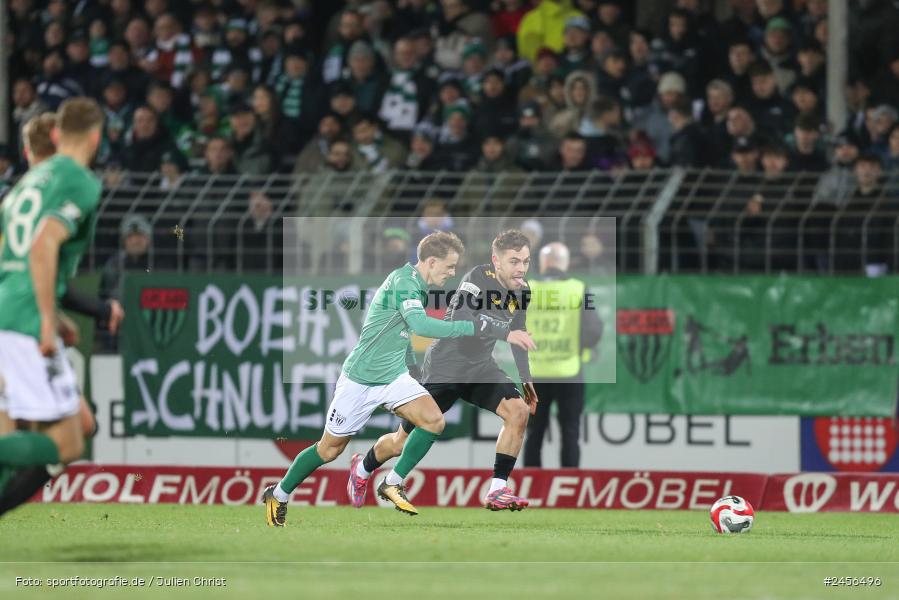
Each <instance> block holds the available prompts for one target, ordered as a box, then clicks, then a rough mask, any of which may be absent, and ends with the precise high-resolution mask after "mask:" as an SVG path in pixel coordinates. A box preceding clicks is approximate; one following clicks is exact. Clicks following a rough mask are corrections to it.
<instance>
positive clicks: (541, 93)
mask: <svg viewBox="0 0 899 600" xmlns="http://www.w3.org/2000/svg"><path fill="white" fill-rule="evenodd" d="M558 66H559V57H558V56H557V55H556V53H555V52H553V51H552V50H550V49H549V48H541V49H540V51H538V52H537V57H536V59H535V61H534V70H533V72H532V73H531V77H530V79H528V81H527V82H526V83H525V84H524V86H522V88H521V89H520V90H519V92H518V103H519V104H524V103H525V102H531V101H536V102H539V103H540V105H541V107H545V106H546V104H547V103H548V102H549V100H548V98H547V96H548V95H549V82H550V80H551V78H552V77H553V74H554V73H555V72H556V69H557V68H558Z"/></svg>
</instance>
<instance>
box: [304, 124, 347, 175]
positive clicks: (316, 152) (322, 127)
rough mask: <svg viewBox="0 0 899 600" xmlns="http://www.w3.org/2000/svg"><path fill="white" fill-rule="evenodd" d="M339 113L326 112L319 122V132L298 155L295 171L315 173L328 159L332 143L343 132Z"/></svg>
mask: <svg viewBox="0 0 899 600" xmlns="http://www.w3.org/2000/svg"><path fill="white" fill-rule="evenodd" d="M342 129H343V127H342V125H341V121H340V117H339V116H338V115H337V113H333V112H330V113H325V115H324V116H323V117H322V118H321V119H320V120H319V122H318V133H317V134H316V136H315V137H313V138H312V139H311V140H309V142H307V143H306V145H305V146H304V147H303V151H302V152H300V154H299V155H298V156H297V160H296V164H295V165H294V168H293V172H294V173H315V172H316V171H319V170H321V168H322V167H323V166H324V164H325V162H327V160H328V153H329V152H330V149H331V144H332V143H333V142H334V141H335V140H337V139H338V137H340V135H341V134H342V133H343V131H342Z"/></svg>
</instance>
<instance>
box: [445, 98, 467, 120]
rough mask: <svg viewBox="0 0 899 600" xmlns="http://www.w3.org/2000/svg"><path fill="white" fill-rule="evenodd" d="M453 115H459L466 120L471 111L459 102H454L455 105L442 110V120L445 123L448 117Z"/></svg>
mask: <svg viewBox="0 0 899 600" xmlns="http://www.w3.org/2000/svg"><path fill="white" fill-rule="evenodd" d="M453 113H459V114H460V115H462V116H463V117H465V118H466V119H468V118H469V117H470V116H471V111H470V110H469V109H468V106H466V105H465V104H463V103H461V102H456V103H455V104H450V105H449V106H447V107H446V108H444V109H443V120H444V121H446V120H447V119H449V118H450V115H452V114H453Z"/></svg>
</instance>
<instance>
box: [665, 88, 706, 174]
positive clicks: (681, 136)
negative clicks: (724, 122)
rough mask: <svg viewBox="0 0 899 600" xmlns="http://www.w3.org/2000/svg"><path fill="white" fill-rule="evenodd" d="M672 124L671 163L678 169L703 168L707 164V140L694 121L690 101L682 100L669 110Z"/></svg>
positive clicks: (669, 118)
mask: <svg viewBox="0 0 899 600" xmlns="http://www.w3.org/2000/svg"><path fill="white" fill-rule="evenodd" d="M668 122H669V123H671V131H672V134H671V142H670V143H671V154H670V157H669V163H670V164H671V165H672V166H677V167H695V168H698V167H703V166H705V164H706V159H705V152H706V140H705V136H704V135H703V134H702V129H701V128H700V126H699V124H698V123H696V122H695V121H693V112H692V107H691V106H690V101H689V100H687V99H686V98H682V99H681V100H680V101H678V102H677V103H676V104H675V105H674V106H672V107H671V108H670V109H669V110H668Z"/></svg>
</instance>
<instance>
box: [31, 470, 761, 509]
mask: <svg viewBox="0 0 899 600" xmlns="http://www.w3.org/2000/svg"><path fill="white" fill-rule="evenodd" d="M282 475H283V471H282V470H280V469H240V468H237V469H234V468H231V469H224V468H208V467H203V468H188V467H166V466H99V465H75V466H72V467H70V468H69V469H68V470H67V471H66V472H65V473H63V474H62V475H60V476H59V477H58V478H56V479H55V480H53V481H52V482H51V483H49V484H48V485H47V486H45V487H44V489H43V491H42V492H41V493H39V494H38V495H37V496H36V497H35V500H37V501H43V502H121V503H137V504H158V503H172V504H232V505H235V504H253V503H256V502H258V501H259V498H260V497H261V496H262V491H263V490H264V489H265V488H266V487H267V486H269V485H271V484H272V483H274V482H276V481H278V480H279V479H280V478H281V476H282ZM375 477H377V475H376V476H375ZM346 478H347V473H346V471H345V470H336V469H321V470H319V471H316V472H315V473H314V474H313V475H312V476H311V477H310V478H309V479H307V480H306V481H305V482H303V485H301V486H300V487H298V488H297V489H296V490H295V491H294V493H293V496H292V497H291V504H293V505H314V506H335V505H340V504H348V500H347V496H346ZM490 478H491V474H490V472H488V471H476V470H469V469H447V470H444V469H424V470H416V471H413V472H412V473H411V474H410V476H409V478H408V479H407V493H408V496H409V499H410V500H411V501H412V502H414V503H415V504H417V505H420V506H471V507H476V506H480V505H481V502H482V499H483V497H484V496H485V495H486V493H487V489H488V487H489V485H490ZM766 479H767V476H766V475H759V474H727V473H686V472H634V471H580V470H541V469H521V470H519V471H517V472H515V474H514V475H513V477H512V479H511V480H510V487H512V488H513V489H515V490H517V493H519V494H521V495H522V496H525V497H527V498H528V499H530V500H531V506H533V507H545V508H614V509H671V510H675V509H705V508H708V507H709V506H710V505H711V504H712V503H713V502H714V501H715V500H717V499H718V498H720V497H722V496H727V495H730V494H737V495H740V496H743V497H745V498H746V499H747V500H749V501H750V502H751V503H753V504H759V503H760V502H761V500H762V497H763V494H764V489H765V481H766ZM367 501H368V503H369V504H371V505H374V504H375V503H376V501H375V494H374V493H369V494H368V499H367Z"/></svg>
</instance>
